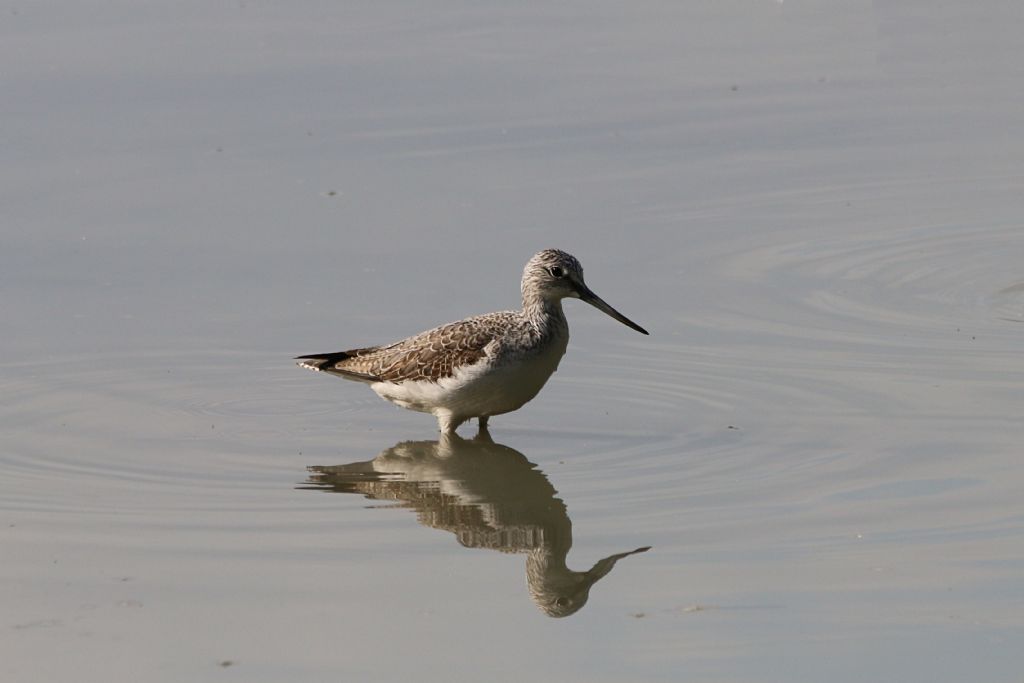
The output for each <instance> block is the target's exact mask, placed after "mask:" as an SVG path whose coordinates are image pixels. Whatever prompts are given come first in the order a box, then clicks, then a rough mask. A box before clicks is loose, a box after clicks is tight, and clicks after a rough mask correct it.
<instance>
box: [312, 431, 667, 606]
mask: <svg viewBox="0 0 1024 683" xmlns="http://www.w3.org/2000/svg"><path fill="white" fill-rule="evenodd" d="M309 471H310V476H309V479H308V480H307V481H306V483H305V485H304V486H302V488H306V489H316V490H323V491H334V492H338V493H359V494H362V495H364V496H366V497H367V498H370V499H373V500H391V501H395V502H396V506H397V507H402V508H410V509H412V510H415V511H416V517H417V519H418V520H419V522H420V523H421V524H423V525H424V526H429V527H433V528H435V529H445V530H447V531H450V532H452V533H453V534H455V536H456V537H457V538H458V540H459V543H461V544H462V545H464V546H466V547H468V548H489V549H491V550H497V551H500V552H504V553H524V554H526V583H527V587H528V588H529V591H530V597H531V598H532V599H533V601H534V603H536V605H537V607H539V608H540V609H541V610H542V611H543V612H544V613H545V614H547V615H548V616H552V617H565V616H569V615H570V614H573V613H575V612H576V611H578V610H579V609H580V608H581V607H583V605H585V604H586V603H587V599H588V598H589V596H590V588H591V586H593V585H594V584H595V583H597V581H599V580H600V579H601V578H603V577H605V576H607V575H608V573H609V572H610V571H611V570H612V568H613V567H614V566H615V563H616V562H618V561H619V560H621V559H622V558H624V557H626V556H628V555H633V554H635V553H642V552H644V551H646V550H648V549H649V547H643V548H637V549H636V550H631V551H629V552H624V553H618V554H616V555H611V556H609V557H606V558H604V559H602V560H599V561H598V562H597V563H596V564H594V566H593V567H591V568H590V569H589V570H588V571H585V572H580V571H574V570H572V569H569V567H568V566H566V563H565V559H566V555H567V554H568V553H569V549H570V548H571V547H572V522H571V521H570V520H569V515H568V514H567V512H566V508H565V503H563V502H562V500H561V499H560V498H558V497H557V496H556V494H557V491H555V488H554V487H553V486H552V485H551V482H550V481H548V478H547V477H546V476H545V475H544V473H543V472H541V471H540V470H538V469H536V468H535V466H534V465H533V463H531V462H530V461H528V460H527V459H526V456H524V455H523V454H522V453H520V452H519V451H517V450H515V449H513V448H509V447H508V446H502V445H501V444H497V443H494V441H492V440H491V437H490V435H489V434H488V433H487V431H486V429H484V430H481V432H480V433H479V434H477V436H476V437H475V438H473V439H472V440H466V439H463V438H461V437H459V436H458V435H442V439H441V440H440V441H404V442H402V443H399V444H397V445H395V446H393V447H392V448H389V449H387V450H386V451H384V452H382V453H381V454H380V455H378V456H377V457H376V458H374V459H373V460H368V461H365V462H355V463H351V464H348V465H334V466H320V465H315V466H311V467H309Z"/></svg>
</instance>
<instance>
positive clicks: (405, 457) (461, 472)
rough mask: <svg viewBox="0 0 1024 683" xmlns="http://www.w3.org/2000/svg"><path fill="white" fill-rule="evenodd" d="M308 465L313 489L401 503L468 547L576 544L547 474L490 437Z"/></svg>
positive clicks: (416, 444) (409, 445)
mask: <svg viewBox="0 0 1024 683" xmlns="http://www.w3.org/2000/svg"><path fill="white" fill-rule="evenodd" d="M309 470H310V477H309V479H308V481H307V487H308V488H316V489H321V490H330V491H336V492H339V493H360V494H362V495H364V496H366V497H368V498H371V499H375V500H391V501H396V502H397V504H398V506H399V507H406V508H410V509H412V510H415V511H416V513H417V517H418V519H419V521H420V522H421V523H422V524H424V525H426V526H431V527H434V528H437V529H446V530H448V531H450V532H452V533H453V534H455V536H456V537H457V538H458V540H459V542H460V543H461V544H462V545H465V546H468V547H475V548H490V549H493V550H499V551H502V552H528V551H530V550H532V549H536V548H540V547H548V548H550V547H551V546H553V545H555V546H561V547H564V548H565V549H566V551H567V550H568V547H569V546H571V544H572V535H571V524H570V522H569V518H568V515H567V514H566V509H565V504H564V503H563V502H562V501H561V500H560V499H559V498H557V497H556V493H557V492H556V491H555V489H554V487H553V486H552V485H551V482H550V481H549V480H548V478H547V477H546V476H545V475H544V473H543V472H541V471H540V470H538V469H536V467H535V466H534V465H533V464H532V463H531V462H530V461H529V460H527V459H526V457H525V456H524V455H523V454H522V453H520V452H519V451H517V450H515V449H513V448H510V447H508V446H503V445H501V444H496V443H494V442H492V441H490V440H489V439H473V440H464V439H461V438H459V437H454V438H452V437H448V438H445V439H443V440H442V441H406V442H402V443H399V444H396V445H395V446H393V447H392V448H389V449H387V450H385V451H384V452H382V453H381V454H380V455H378V456H377V457H376V458H374V459H373V460H372V461H368V462H358V463H350V464H347V465H334V466H313V467H310V468H309Z"/></svg>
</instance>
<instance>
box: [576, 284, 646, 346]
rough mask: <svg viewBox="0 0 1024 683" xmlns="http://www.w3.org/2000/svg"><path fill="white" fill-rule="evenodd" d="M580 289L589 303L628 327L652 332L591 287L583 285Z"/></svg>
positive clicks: (642, 331)
mask: <svg viewBox="0 0 1024 683" xmlns="http://www.w3.org/2000/svg"><path fill="white" fill-rule="evenodd" d="M580 290H581V291H580V299H582V300H583V301H586V302H587V303H588V304H590V305H591V306H593V307H594V308H596V309H597V310H599V311H602V312H604V313H607V314H608V315H610V316H611V317H613V318H615V319H616V320H618V321H619V322H620V323H622V324H623V325H625V326H626V327H632V328H633V329H634V330H636V331H637V332H640V333H641V334H650V332H648V331H647V330H645V329H644V328H642V327H640V326H639V325H637V324H636V323H635V322H633V321H632V320H630V319H629V318H627V317H626V316H624V315H622V314H621V313H619V312H618V311H616V310H615V309H614V308H612V307H611V306H609V305H608V304H607V303H606V302H605V300H604V299H602V298H601V297H599V296H598V295H597V294H594V293H593V292H592V291H590V289H589V288H587V287H581V288H580Z"/></svg>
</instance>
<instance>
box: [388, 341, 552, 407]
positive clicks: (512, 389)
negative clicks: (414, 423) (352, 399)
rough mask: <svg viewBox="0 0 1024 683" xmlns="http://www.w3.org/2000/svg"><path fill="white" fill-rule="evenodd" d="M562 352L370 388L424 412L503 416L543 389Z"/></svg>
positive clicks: (481, 363)
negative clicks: (436, 379)
mask: <svg viewBox="0 0 1024 683" xmlns="http://www.w3.org/2000/svg"><path fill="white" fill-rule="evenodd" d="M561 355H562V354H560V353H559V354H540V355H536V356H532V357H529V358H524V359H516V360H512V361H509V362H506V363H501V364H490V363H488V362H486V361H484V362H480V363H477V364H475V365H470V366H467V367H464V368H459V369H458V370H457V371H456V372H455V374H454V375H453V376H451V377H445V378H442V379H440V380H438V381H436V382H435V381H426V380H419V381H414V382H402V383H401V384H394V383H391V382H378V383H375V384H373V385H371V388H372V389H373V390H374V391H375V392H377V394H378V395H379V396H381V397H382V398H384V399H387V400H388V401H391V402H392V403H395V404H396V405H399V406H401V407H403V408H408V409H410V410H418V411H421V412H425V413H434V414H437V413H438V412H445V413H450V414H453V415H459V416H464V417H476V416H480V415H500V414H502V413H508V412H511V411H513V410H516V409H517V408H520V407H521V406H522V405H523V404H525V403H526V402H527V401H529V400H530V399H532V398H533V397H534V396H536V395H537V393H538V392H539V391H540V390H541V388H542V387H543V386H544V384H545V383H546V382H547V380H548V378H549V377H551V374H552V373H553V372H554V371H555V369H556V368H557V367H558V361H559V359H560V358H561Z"/></svg>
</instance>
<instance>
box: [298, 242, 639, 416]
mask: <svg viewBox="0 0 1024 683" xmlns="http://www.w3.org/2000/svg"><path fill="white" fill-rule="evenodd" d="M521 289H522V294H523V308H522V310H520V311H501V312H498V313H488V314H486V315H478V316H476V317H473V318H466V319H465V320H459V321H457V322H453V323H449V324H447V325H442V326H441V327H436V328H434V329H432V330H428V331H426V332H422V333H420V334H417V335H415V336H413V337H409V338H408V339H403V340H402V341H399V342H396V343H394V344H390V345H388V346H369V347H365V348H360V349H350V350H348V351H338V352H335V353H323V354H312V355H308V356H300V357H299V358H298V359H297V360H300V361H302V362H301V363H299V364H300V365H301V366H303V367H306V368H309V369H311V370H318V371H323V372H329V373H331V374H334V375H338V376H339V377H344V378H346V379H353V380H358V381H361V382H366V383H368V384H369V385H370V388H371V389H373V390H374V391H375V392H377V394H378V395H380V396H381V397H382V398H385V399H387V400H388V401H391V402H392V403H395V404H396V405H399V406H401V407H403V408H408V409H410V410H418V411H420V412H426V413H432V414H433V415H434V416H435V417H437V421H438V426H439V427H440V429H441V431H442V432H445V433H452V432H454V431H455V429H456V428H457V427H458V426H459V425H460V424H462V423H463V422H465V421H466V420H468V419H469V418H471V417H477V418H479V419H480V424H482V425H484V424H486V423H487V419H488V418H489V417H490V416H491V415H501V414H503V413H508V412H511V411H513V410H516V409H518V408H520V407H521V406H522V405H523V404H525V403H526V402H527V401H529V400H530V399H532V398H533V397H534V396H536V395H537V392H539V391H540V390H541V387H543V386H544V383H545V382H546V381H547V380H548V377H550V376H551V374H552V373H553V372H554V371H555V370H556V369H557V368H558V362H559V360H560V359H561V358H562V355H563V354H564V353H565V349H566V346H567V344H568V342H569V324H568V323H567V322H566V320H565V314H564V313H563V312H562V299H563V298H566V297H571V298H577V299H582V300H583V301H586V302H587V303H589V304H590V305H592V306H594V307H595V308H597V309H598V310H600V311H603V312H604V313H607V314H608V315H610V316H611V317H613V318H615V319H616V320H618V321H619V322H621V323H623V324H625V325H628V326H629V327H632V328H633V329H634V330H637V331H638V332H642V333H643V334H647V331H646V330H645V329H644V328H642V327H640V326H639V325H637V324H636V323H634V322H633V321H632V320H630V319H628V318H626V317H625V316H624V315H622V314H621V313H619V312H618V311H616V310H615V309H614V308H612V307H611V306H609V305H608V304H607V303H605V302H604V301H603V300H602V299H601V298H600V297H598V296H597V295H596V294H594V293H593V292H592V291H591V290H590V288H589V287H587V285H586V283H584V281H583V266H581V265H580V262H579V261H577V260H576V259H575V258H574V257H573V256H571V255H570V254H567V253H565V252H564V251H559V250H557V249H546V250H544V251H542V252H539V253H538V254H535V255H534V256H533V258H531V259H530V260H529V262H528V263H527V264H526V268H525V269H524V270H523V280H522V286H521Z"/></svg>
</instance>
